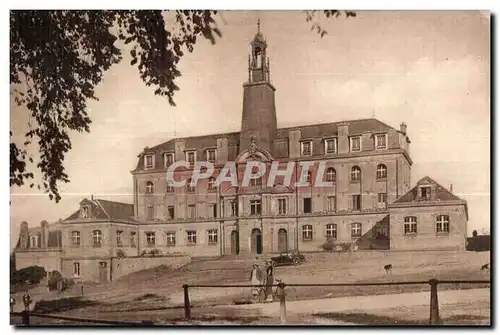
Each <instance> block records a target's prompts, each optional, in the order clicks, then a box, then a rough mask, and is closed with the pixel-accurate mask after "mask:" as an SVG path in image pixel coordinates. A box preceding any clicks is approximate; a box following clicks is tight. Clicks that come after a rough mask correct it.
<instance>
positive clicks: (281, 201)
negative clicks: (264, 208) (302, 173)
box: [278, 199, 286, 215]
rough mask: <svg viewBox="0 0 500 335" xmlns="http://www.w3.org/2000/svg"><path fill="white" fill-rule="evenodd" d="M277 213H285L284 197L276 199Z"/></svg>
mask: <svg viewBox="0 0 500 335" xmlns="http://www.w3.org/2000/svg"><path fill="white" fill-rule="evenodd" d="M278 214H279V215H286V199H278Z"/></svg>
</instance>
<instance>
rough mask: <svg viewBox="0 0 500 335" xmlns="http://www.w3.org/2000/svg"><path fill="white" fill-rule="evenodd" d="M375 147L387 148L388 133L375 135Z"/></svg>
mask: <svg viewBox="0 0 500 335" xmlns="http://www.w3.org/2000/svg"><path fill="white" fill-rule="evenodd" d="M375 148H376V149H387V134H377V135H375Z"/></svg>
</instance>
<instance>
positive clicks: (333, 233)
mask: <svg viewBox="0 0 500 335" xmlns="http://www.w3.org/2000/svg"><path fill="white" fill-rule="evenodd" d="M326 238H327V239H328V240H334V239H336V238H337V225H336V224H333V223H330V224H327V225H326Z"/></svg>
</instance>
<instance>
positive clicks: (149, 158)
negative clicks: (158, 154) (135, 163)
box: [144, 155, 154, 169]
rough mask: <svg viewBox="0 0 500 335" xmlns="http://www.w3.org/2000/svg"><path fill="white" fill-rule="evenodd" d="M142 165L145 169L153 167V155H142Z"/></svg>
mask: <svg viewBox="0 0 500 335" xmlns="http://www.w3.org/2000/svg"><path fill="white" fill-rule="evenodd" d="M144 167H145V168H146V169H152V168H153V167H154V156H153V155H146V156H144Z"/></svg>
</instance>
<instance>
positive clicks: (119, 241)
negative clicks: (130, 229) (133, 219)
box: [116, 230, 123, 247]
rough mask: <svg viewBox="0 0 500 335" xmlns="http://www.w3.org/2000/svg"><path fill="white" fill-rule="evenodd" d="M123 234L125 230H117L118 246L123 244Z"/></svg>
mask: <svg viewBox="0 0 500 335" xmlns="http://www.w3.org/2000/svg"><path fill="white" fill-rule="evenodd" d="M122 236H123V231H121V230H117V231H116V246H118V247H121V246H123V241H122Z"/></svg>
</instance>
